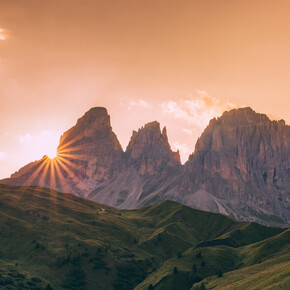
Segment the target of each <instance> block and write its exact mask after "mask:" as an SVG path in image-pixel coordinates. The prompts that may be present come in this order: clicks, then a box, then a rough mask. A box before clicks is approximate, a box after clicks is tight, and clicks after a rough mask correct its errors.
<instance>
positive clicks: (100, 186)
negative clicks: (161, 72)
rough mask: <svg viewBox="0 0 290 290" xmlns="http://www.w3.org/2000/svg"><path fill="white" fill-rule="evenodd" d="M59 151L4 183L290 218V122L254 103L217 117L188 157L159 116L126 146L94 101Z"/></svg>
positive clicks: (268, 219)
mask: <svg viewBox="0 0 290 290" xmlns="http://www.w3.org/2000/svg"><path fill="white" fill-rule="evenodd" d="M58 152H59V156H58V158H56V160H55V161H53V162H52V161H49V160H48V158H47V157H44V158H43V159H42V160H39V161H37V162H34V163H31V164H28V165H26V166H25V167H23V168H21V169H20V170H19V171H18V172H16V173H15V174H13V175H12V176H11V178H10V179H6V180H2V182H3V183H7V184H13V185H39V186H43V187H50V188H53V189H56V190H59V191H63V192H72V193H74V194H76V195H79V196H83V197H87V198H89V199H93V200H95V201H98V202H101V203H105V204H108V205H112V206H115V207H119V208H137V207H141V206H144V205H150V204H153V203H157V202H161V201H163V200H168V199H170V200H175V201H178V202H181V203H183V204H186V205H189V206H191V207H194V208H199V209H202V210H207V211H212V212H220V213H224V214H227V215H231V216H233V217H235V218H237V219H240V220H251V221H257V222H261V223H265V224H268V225H276V224H278V225H282V224H283V223H285V222H286V223H289V222H290V206H289V204H290V158H289V156H290V127H289V126H287V125H286V124H285V122H284V121H283V120H281V121H271V120H270V119H269V118H268V117H267V116H266V115H264V114H258V113H256V112H254V111H253V110H252V109H251V108H240V109H234V110H231V111H229V112H225V113H223V115H222V116H221V117H219V118H214V119H212V120H211V121H210V122H209V125H208V126H207V128H206V129H205V130H204V132H203V134H202V135H201V136H200V138H199V139H198V141H197V143H196V146H195V151H194V153H193V154H191V155H190V157H189V159H188V161H187V162H186V164H185V165H181V163H180V156H179V152H178V151H177V152H173V151H172V150H171V148H170V144H169V142H168V137H167V131H166V128H165V127H164V128H163V130H162V131H161V128H160V124H159V123H158V122H157V121H154V122H151V123H148V124H146V125H145V126H143V127H142V128H140V129H139V130H138V131H133V133H132V137H131V139H130V142H129V144H128V146H127V148H126V151H125V152H124V151H123V150H122V147H121V145H120V143H119V141H118V138H117V136H116V134H115V133H114V132H113V130H112V127H111V124H110V116H109V115H108V112H107V110H106V109H105V108H102V107H96V108H92V109H90V110H89V111H88V112H86V113H85V115H84V116H83V117H81V118H80V119H78V121H77V123H76V125H75V126H74V127H72V128H71V129H69V130H68V131H66V132H65V133H64V134H63V135H62V136H61V138H60V144H59V147H58Z"/></svg>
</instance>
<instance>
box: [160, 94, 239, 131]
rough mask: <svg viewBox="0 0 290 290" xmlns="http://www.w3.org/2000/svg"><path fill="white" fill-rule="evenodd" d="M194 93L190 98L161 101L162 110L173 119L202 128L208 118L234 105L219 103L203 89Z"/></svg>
mask: <svg viewBox="0 0 290 290" xmlns="http://www.w3.org/2000/svg"><path fill="white" fill-rule="evenodd" d="M196 93H197V96H196V97H192V98H190V99H185V100H181V101H171V100H170V101H166V102H163V103H162V104H161V107H162V112H163V113H165V114H169V115H171V116H172V117H173V118H175V119H180V120H184V121H186V122H187V123H188V124H191V125H194V126H197V127H201V128H204V127H205V126H206V125H207V124H208V121H209V120H210V119H212V118H213V117H216V116H219V115H220V114H222V113H223V112H224V111H225V110H228V109H231V108H233V107H235V106H234V105H233V104H230V103H227V104H224V103H221V102H220V101H219V100H218V99H217V98H214V97H211V96H210V95H208V94H207V93H206V92H205V91H197V92H196ZM184 132H186V131H184Z"/></svg>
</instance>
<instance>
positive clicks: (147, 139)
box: [126, 121, 180, 175]
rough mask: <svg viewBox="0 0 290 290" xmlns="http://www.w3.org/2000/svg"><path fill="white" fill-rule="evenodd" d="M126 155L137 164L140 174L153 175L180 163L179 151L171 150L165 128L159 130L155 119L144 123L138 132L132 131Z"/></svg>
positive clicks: (130, 161) (131, 161) (132, 162)
mask: <svg viewBox="0 0 290 290" xmlns="http://www.w3.org/2000/svg"><path fill="white" fill-rule="evenodd" d="M126 157H127V159H128V160H129V163H131V164H135V165H136V166H137V168H138V172H139V173H140V174H150V175H153V174H156V173H158V172H160V171H162V170H163V169H165V168H167V167H174V166H178V165H179V164H180V156H179V152H173V151H172V150H171V148H170V145H169V143H168V138H167V132H166V128H165V127H164V128H163V130H162V132H161V130H160V124H159V123H158V122H157V121H154V122H150V123H148V124H146V125H145V126H144V127H141V128H140V129H139V130H138V132H136V131H133V133H132V137H131V140H130V142H129V144H128V146H127V149H126Z"/></svg>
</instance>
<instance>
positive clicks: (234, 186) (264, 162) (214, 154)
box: [184, 108, 290, 215]
mask: <svg viewBox="0 0 290 290" xmlns="http://www.w3.org/2000/svg"><path fill="white" fill-rule="evenodd" d="M289 156H290V127H289V126H287V125H285V123H284V122H283V121H271V120H270V119H269V118H268V117H267V116H266V115H264V114H258V113H256V112H254V111H253V110H252V109H251V108H242V109H235V110H231V111H229V112H225V113H224V114H223V115H222V116H221V117H220V118H218V119H213V120H212V121H211V122H210V123H209V125H208V127H207V128H206V129H205V131H204V132H203V134H202V135H201V137H200V138H199V139H198V141H197V143H196V147H195V152H194V154H192V155H191V156H190V158H189V161H188V163H187V169H188V172H190V173H189V176H191V177H190V178H187V179H186V178H185V179H184V182H185V183H186V187H187V188H191V189H192V190H199V189H200V188H205V189H206V191H207V192H211V193H214V194H215V195H216V196H217V197H219V198H225V199H229V200H231V199H235V198H239V200H243V201H245V202H252V203H253V204H255V205H256V206H259V207H260V208H265V209H267V208H268V207H269V204H268V203H269V202H270V203H271V202H273V200H277V205H276V208H279V207H280V206H281V208H282V207H283V206H282V205H280V204H279V202H280V201H279V200H281V201H282V200H284V201H285V200H287V198H286V196H287V194H289V188H290V174H289V172H290V158H289ZM190 184H191V185H190ZM271 200H272V201H271ZM281 204H282V202H281ZM278 212H279V210H276V211H273V212H272V214H274V215H278Z"/></svg>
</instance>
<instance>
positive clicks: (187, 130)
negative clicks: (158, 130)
mask: <svg viewBox="0 0 290 290" xmlns="http://www.w3.org/2000/svg"><path fill="white" fill-rule="evenodd" d="M181 131H182V132H184V133H186V134H189V135H192V130H190V129H186V128H182V130H181Z"/></svg>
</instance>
